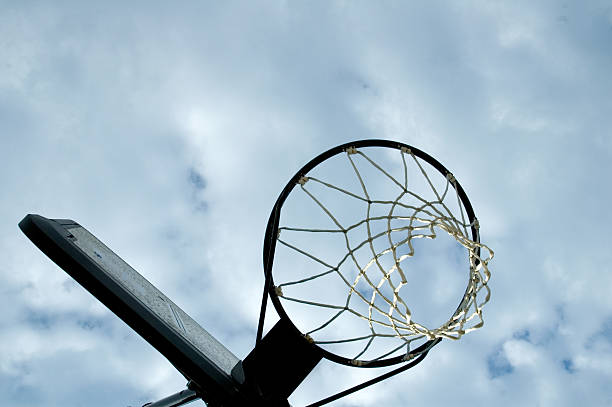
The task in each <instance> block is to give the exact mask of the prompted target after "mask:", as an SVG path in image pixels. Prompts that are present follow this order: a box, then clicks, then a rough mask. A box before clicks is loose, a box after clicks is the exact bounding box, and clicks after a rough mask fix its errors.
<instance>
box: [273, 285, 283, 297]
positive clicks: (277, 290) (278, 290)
mask: <svg viewBox="0 0 612 407" xmlns="http://www.w3.org/2000/svg"><path fill="white" fill-rule="evenodd" d="M274 292H275V293H276V295H277V296H279V297H282V296H283V288H282V287H274Z"/></svg>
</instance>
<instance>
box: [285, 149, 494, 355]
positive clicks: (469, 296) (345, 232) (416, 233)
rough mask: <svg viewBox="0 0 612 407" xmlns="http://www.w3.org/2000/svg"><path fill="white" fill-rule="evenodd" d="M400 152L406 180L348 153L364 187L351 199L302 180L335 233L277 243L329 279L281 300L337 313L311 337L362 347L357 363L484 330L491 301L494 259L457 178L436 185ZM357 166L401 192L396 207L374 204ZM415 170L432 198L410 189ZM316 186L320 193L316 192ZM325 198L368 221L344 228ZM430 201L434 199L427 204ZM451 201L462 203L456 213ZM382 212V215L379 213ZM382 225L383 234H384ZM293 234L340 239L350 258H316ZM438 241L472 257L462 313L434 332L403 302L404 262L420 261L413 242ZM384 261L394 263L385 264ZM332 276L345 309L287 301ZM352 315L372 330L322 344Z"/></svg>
mask: <svg viewBox="0 0 612 407" xmlns="http://www.w3.org/2000/svg"><path fill="white" fill-rule="evenodd" d="M397 151H398V152H399V154H400V157H401V162H400V164H399V168H401V169H402V171H400V176H398V174H395V175H392V174H391V171H387V170H386V169H385V168H383V166H382V165H381V164H379V162H377V161H375V160H374V159H373V158H371V157H370V155H369V154H366V153H365V152H364V151H362V149H356V148H349V149H347V150H345V154H344V155H345V157H346V159H347V160H348V163H349V164H350V165H349V168H351V171H350V172H351V173H352V174H354V177H356V180H357V182H356V184H357V186H358V187H357V189H354V190H353V191H350V190H348V189H346V188H344V187H342V186H338V185H337V184H336V183H331V182H329V181H325V180H323V179H320V178H318V177H314V176H304V177H302V178H301V179H300V180H299V188H298V190H301V191H302V192H303V193H304V194H305V196H306V197H307V199H308V200H311V201H312V202H313V203H314V204H315V205H316V207H317V208H318V209H319V210H320V211H321V213H322V214H323V216H324V217H325V218H327V219H328V220H330V221H331V224H332V225H333V227H330V228H309V227H292V226H281V227H279V235H278V243H280V244H281V245H283V246H284V247H286V248H288V249H289V250H290V251H292V252H293V253H294V254H297V255H299V256H304V257H306V258H308V259H309V260H310V261H314V262H315V263H317V264H319V265H320V266H322V268H323V269H324V271H321V272H318V273H316V274H314V275H309V276H302V277H301V278H298V279H292V280H289V281H284V282H280V283H277V285H276V286H275V292H276V294H277V295H278V296H279V297H280V298H281V299H283V300H284V301H289V302H292V303H298V304H302V305H306V306H312V307H321V308H325V309H327V310H329V311H331V313H330V316H329V317H328V318H326V319H325V320H323V321H321V322H320V323H318V324H317V325H316V326H314V327H310V329H309V330H308V331H307V332H306V336H307V338H309V339H310V340H312V341H313V342H314V343H317V344H318V345H330V344H342V343H354V342H359V343H362V344H361V345H360V346H359V350H358V352H357V353H356V355H354V356H353V358H352V359H353V360H355V361H357V360H358V359H360V358H361V357H362V356H363V355H364V354H365V353H366V352H367V351H368V349H369V348H370V346H371V344H372V343H373V341H374V340H375V339H377V338H379V339H394V340H395V345H394V346H393V347H392V348H391V349H390V350H388V351H385V352H384V353H383V354H378V355H377V356H376V357H373V358H372V359H382V358H385V357H387V356H388V355H391V354H393V353H394V352H397V351H398V350H399V349H401V348H403V347H407V349H408V350H409V349H410V343H411V342H412V341H415V340H418V339H426V340H430V339H434V338H449V339H459V338H460V337H461V336H462V335H464V334H465V333H467V332H470V331H472V330H474V329H477V328H480V327H481V326H482V325H483V316H482V308H483V306H484V305H485V304H486V303H487V302H488V301H489V298H490V294H491V292H490V289H489V287H488V285H487V283H488V281H489V278H490V272H489V268H488V264H489V261H490V260H491V259H492V258H493V251H492V250H491V249H489V248H488V247H487V246H486V245H484V244H482V243H480V242H478V241H474V240H472V239H471V238H470V233H469V232H470V230H471V228H472V227H474V228H475V229H476V230H478V228H479V225H478V221H477V220H476V219H475V220H474V221H473V222H471V223H470V222H469V221H468V220H467V219H466V218H467V215H466V213H465V208H464V206H463V204H462V202H461V200H460V197H459V195H458V193H457V188H456V181H455V178H454V177H453V175H452V174H450V173H449V174H447V175H446V177H445V178H446V179H445V180H443V183H441V184H440V183H439V184H438V185H434V184H435V182H432V179H431V177H430V175H428V173H427V171H426V168H427V169H428V170H430V171H431V169H430V168H429V167H428V166H427V165H423V163H422V162H421V160H420V159H419V158H417V157H416V156H415V155H414V154H413V152H412V151H411V150H410V149H408V148H402V149H401V150H397ZM356 158H359V159H360V161H361V162H363V163H365V164H367V166H368V167H369V171H373V172H375V173H376V174H377V175H378V176H380V177H382V178H384V179H386V180H387V181H390V182H391V184H392V185H393V189H394V190H395V192H392V193H393V196H392V197H391V198H390V199H380V198H379V197H374V196H372V195H373V194H372V193H371V190H372V189H373V188H372V187H370V186H369V185H366V184H367V182H366V177H364V176H363V170H360V168H359V166H358V165H357V164H356ZM409 163H414V165H416V168H418V170H417V171H416V172H417V173H420V175H419V177H420V178H421V182H420V185H421V186H422V187H424V188H426V189H427V194H425V193H423V192H420V193H417V192H415V191H414V188H412V185H411V184H412V183H414V184H415V185H416V184H417V183H416V182H414V181H413V180H414V179H413V178H412V177H409V175H408V164H409ZM434 171H437V170H434ZM314 186H316V188H312V187H314ZM325 190H328V191H333V192H334V193H337V194H341V195H342V196H344V197H345V198H347V199H348V200H352V201H357V202H360V203H362V204H363V207H364V208H365V213H362V215H361V216H362V217H363V219H358V220H357V221H355V222H352V223H350V224H346V222H343V221H341V220H340V219H339V216H338V215H337V214H334V213H333V211H332V209H331V208H330V207H329V206H328V205H327V204H325V203H324V201H323V199H321V198H320V197H319V196H318V193H317V192H315V191H325ZM425 195H427V196H428V197H429V199H426V198H425ZM432 198H433V199H432ZM451 201H456V202H453V204H452V205H450V204H449V202H451ZM374 207H376V210H374ZM451 207H452V210H451ZM380 208H384V210H383V211H381V209H380ZM453 211H454V212H455V213H453ZM380 225H384V227H382V228H381V227H380ZM287 232H291V233H303V234H309V236H311V238H312V239H317V238H319V237H320V236H322V235H324V234H334V235H339V236H341V240H342V241H343V246H344V249H345V253H344V254H343V255H341V257H340V259H339V260H338V261H336V262H330V261H328V260H326V259H324V258H323V256H318V255H316V254H315V253H314V252H313V251H310V250H308V249H306V248H304V247H302V246H301V245H298V244H295V243H293V242H291V241H290V240H287V239H284V238H283V237H284V235H285V234H287ZM358 232H361V234H360V233H358ZM439 233H446V234H448V235H449V236H451V237H452V238H453V239H454V240H456V242H458V243H459V244H460V245H461V246H462V247H463V248H465V249H467V257H468V259H469V278H468V284H467V288H466V290H465V294H464V296H463V298H462V299H461V302H460V304H459V307H458V308H457V309H456V311H455V312H454V313H453V314H452V315H451V317H450V318H449V319H448V320H447V321H446V322H445V323H443V324H442V325H440V326H438V327H435V328H432V327H427V326H425V324H421V323H418V322H416V321H415V320H414V319H413V316H412V312H411V310H410V307H409V305H408V299H407V298H403V295H402V287H404V286H405V285H406V284H408V283H409V277H407V274H408V271H409V270H407V268H409V262H406V260H407V259H409V258H411V257H413V256H414V255H415V245H414V241H415V239H434V238H436V237H437V236H438V234H439ZM397 236H401V238H397ZM364 252H366V253H367V254H368V255H367V256H366V257H365V258H364V257H363V255H362V253H364ZM358 253H359V254H360V255H358ZM383 258H390V259H392V260H391V261H390V262H385V261H383ZM347 264H350V265H351V269H356V270H357V273H352V274H351V273H348V272H347V271H346V267H343V266H344V265H347ZM330 276H332V277H335V278H336V279H337V280H339V281H340V282H341V283H340V285H341V286H343V287H344V288H345V290H346V291H345V293H346V296H345V297H344V301H342V302H339V303H331V302H321V301H316V300H312V299H310V298H304V297H301V296H299V295H288V294H287V293H286V291H287V289H288V288H289V287H290V286H293V287H291V288H294V287H295V286H299V285H304V284H308V283H311V282H312V281H314V280H317V279H324V278H329V277H330ZM363 287H367V289H364V288H363ZM293 291H295V290H292V292H293ZM346 314H350V315H351V316H353V317H357V318H358V319H359V320H361V321H363V323H364V324H367V330H366V331H364V332H365V333H364V334H362V335H357V336H351V335H348V336H347V337H342V338H333V339H329V338H322V339H321V338H318V337H317V333H318V332H320V331H321V330H323V329H325V328H327V327H329V326H330V325H332V324H334V322H335V321H338V320H339V319H340V318H342V317H343V315H346ZM408 353H409V352H406V354H408ZM412 356H414V355H412ZM370 360H371V359H370ZM356 363H357V362H356Z"/></svg>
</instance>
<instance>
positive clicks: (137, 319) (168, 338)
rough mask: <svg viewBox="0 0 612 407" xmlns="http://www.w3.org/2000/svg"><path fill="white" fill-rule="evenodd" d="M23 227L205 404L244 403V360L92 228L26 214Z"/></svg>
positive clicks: (33, 240)
mask: <svg viewBox="0 0 612 407" xmlns="http://www.w3.org/2000/svg"><path fill="white" fill-rule="evenodd" d="M19 227H20V228H21V230H22V231H23V232H24V233H25V234H26V236H27V237H28V238H29V239H30V240H31V241H32V242H33V243H34V244H35V245H36V246H38V248H39V249H40V250H42V251H43V252H44V253H45V254H46V255H47V256H48V257H49V258H50V259H51V260H53V261H54V262H55V263H56V264H57V265H59V266H60V267H61V268H62V269H64V271H66V272H67V273H68V274H69V275H70V276H71V277H73V278H74V279H75V280H76V281H77V282H79V283H80V284H81V285H82V286H83V287H84V288H86V289H87V290H88V291H89V292H90V293H91V294H93V295H94V296H95V297H96V298H98V299H99V300H100V301H101V302H102V303H103V304H104V305H106V306H107V307H108V308H109V309H110V310H111V311H113V312H114V313H115V314H116V315H117V316H119V317H120V318H121V319H122V320H123V321H125V322H126V323H127V324H128V325H129V326H130V327H131V328H132V329H134V330H135V331H136V332H137V333H138V334H139V335H140V336H142V337H143V338H144V339H145V340H146V341H147V342H149V343H150V344H151V345H153V347H154V348H155V349H157V350H158V351H159V352H160V353H161V354H162V355H164V356H165V357H166V358H167V359H168V360H169V361H170V363H172V364H173V365H174V366H175V367H176V368H177V369H178V370H179V371H180V372H181V373H182V374H183V375H184V376H185V377H186V378H187V379H189V380H191V381H192V382H195V384H196V385H197V387H198V388H199V389H201V393H202V396H203V398H204V400H205V401H207V402H209V403H211V404H213V405H217V404H223V405H234V404H236V405H239V404H241V403H240V402H239V399H240V397H242V396H241V393H240V390H239V389H240V387H241V385H242V384H243V382H244V373H243V370H242V363H241V361H240V360H239V359H238V358H237V357H236V356H234V355H233V354H232V352H230V351H229V350H228V349H227V348H225V346H223V345H222V344H221V343H220V342H219V341H217V340H216V339H215V338H214V337H213V336H212V335H210V334H209V333H208V332H207V331H206V330H205V329H204V328H202V327H201V326H200V325H199V324H198V323H197V322H195V321H194V320H193V319H192V318H191V317H190V316H189V315H187V314H186V313H185V312H184V311H183V310H181V309H180V308H179V307H178V306H177V305H176V304H175V303H174V302H172V301H171V300H170V299H169V298H168V297H166V296H165V295H164V294H163V293H162V292H161V291H159V290H158V289H157V288H156V287H155V286H153V284H151V283H150V282H149V281H147V280H146V279H145V278H144V277H143V276H142V275H140V274H139V273H138V272H137V271H136V270H134V269H133V268H132V267H130V266H129V265H128V264H127V263H126V262H125V261H123V260H122V259H121V257H119V256H118V255H117V254H115V253H114V252H113V251H112V250H111V249H109V248H108V247H107V246H106V245H104V243H102V242H101V241H100V240H98V239H97V238H96V237H95V236H94V235H93V234H91V233H90V232H89V231H87V229H85V228H84V227H82V226H81V225H79V224H78V223H76V222H75V221H73V220H65V219H47V218H45V217H43V216H40V215H27V216H26V217H25V218H24V219H23V220H22V221H21V222H20V223H19ZM221 400H223V402H222V403H221V402H220V401H221ZM229 400H235V401H229ZM228 401H229V402H228Z"/></svg>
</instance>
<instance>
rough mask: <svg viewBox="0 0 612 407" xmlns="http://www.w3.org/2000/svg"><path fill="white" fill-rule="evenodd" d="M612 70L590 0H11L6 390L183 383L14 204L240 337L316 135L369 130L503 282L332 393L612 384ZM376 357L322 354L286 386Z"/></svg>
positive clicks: (3, 84) (408, 394)
mask: <svg viewBox="0 0 612 407" xmlns="http://www.w3.org/2000/svg"><path fill="white" fill-rule="evenodd" d="M610 72H612V3H611V2H609V1H603V0H602V1H599V0H593V1H589V2H579V1H565V2H552V1H539V2H532V1H514V2H497V1H494V2H485V1H464V2H441V1H433V2H396V1H384V2H378V3H372V2H366V1H355V2H347V1H329V2H322V1H316V2H287V1H272V0H270V1H265V0H263V1H259V2H235V1H227V2H195V1H185V2H180V3H176V2H138V1H137V2H130V3H129V4H126V3H125V2H114V1H108V2H95V3H92V2H77V1H73V2H71V1H61V2H37V1H18V2H17V1H9V0H4V1H0V160H1V163H2V167H1V168H2V171H0V190H1V191H2V192H1V194H0V293H1V295H0V307H1V309H2V310H3V313H2V315H3V316H2V318H1V319H0V404H1V405H3V406H15V407H21V406H65V405H70V406H85V405H86V406H88V407H93V406H108V405H114V406H141V405H142V404H144V403H146V402H148V401H154V400H157V399H160V398H162V397H165V396H167V395H169V394H172V393H175V392H177V391H180V390H182V389H183V388H184V385H185V379H184V378H183V377H182V376H181V375H180V374H179V373H177V371H176V370H175V369H174V368H173V367H172V366H171V365H170V363H169V362H168V361H167V360H166V359H164V358H163V357H162V356H160V355H159V354H158V352H157V351H156V350H155V349H153V348H152V347H151V346H150V345H149V344H148V343H147V342H146V341H144V340H143V339H141V338H140V337H139V336H138V335H137V334H135V333H134V332H133V331H132V330H131V329H130V328H129V327H128V326H127V325H126V324H125V323H123V322H122V321H121V320H120V319H119V318H117V317H116V316H114V314H112V313H111V312H110V311H108V310H107V309H106V308H105V307H104V306H103V305H101V304H100V303H99V302H98V300H96V299H95V298H94V297H93V296H92V295H90V294H89V293H88V292H86V291H85V290H84V289H82V288H81V287H80V286H79V285H78V284H77V283H76V282H74V281H73V280H72V279H71V278H70V277H69V276H68V275H67V274H66V273H65V272H63V271H62V270H61V269H59V268H58V267H57V266H56V265H54V264H53V263H52V262H51V261H50V260H48V259H47V258H46V257H45V255H44V254H42V253H41V252H40V251H39V250H38V249H37V248H36V247H35V246H33V245H32V243H31V242H29V241H28V239H27V238H26V237H25V236H24V235H23V234H22V233H21V232H20V230H19V229H18V227H17V223H18V222H19V221H20V220H21V219H22V218H23V217H24V216H25V215H26V214H28V213H38V214H41V215H43V216H46V217H50V218H70V219H74V220H76V221H77V222H79V223H80V224H82V225H83V226H85V227H86V228H87V229H88V230H90V231H91V232H93V233H94V234H95V235H96V236H98V237H99V238H100V239H101V240H102V241H104V242H105V243H106V244H107V245H108V246H110V247H111V248H112V249H113V250H114V251H115V252H116V253H117V254H119V255H120V256H121V257H122V258H124V259H125V260H126V261H127V262H128V263H129V264H131V265H132V266H133V267H134V268H135V269H136V270H138V271H139V272H140V273H141V274H143V275H144V276H145V277H146V278H147V279H148V280H149V281H151V282H152V283H153V284H154V285H156V286H157V287H158V288H160V289H161V290H162V291H163V292H164V293H165V294H166V295H168V297H170V298H171V299H173V300H174V302H176V303H177V304H178V305H179V306H180V307H181V308H182V309H184V310H185V311H186V312H187V313H188V314H190V315H191V316H192V317H193V318H194V319H195V320H196V321H198V322H200V324H201V325H203V326H204V327H205V328H206V329H207V330H209V332H211V333H212V334H213V335H214V336H215V337H216V338H218V339H219V340H220V341H221V342H223V343H224V344H225V345H226V346H227V347H228V348H229V349H230V350H231V351H232V352H233V353H234V354H236V356H238V357H239V358H244V357H245V356H246V355H247V354H248V353H249V352H250V350H251V349H252V347H253V345H254V342H255V335H256V330H257V319H258V311H259V301H260V300H261V290H262V288H263V270H262V260H261V257H262V256H261V251H262V246H263V237H264V232H265V226H266V222H267V218H268V216H269V213H270V210H271V209H272V205H273V204H274V202H275V200H276V197H277V196H278V194H279V193H280V191H281V190H282V188H283V186H284V185H285V183H286V182H287V181H288V180H289V179H290V177H291V176H292V175H293V173H294V172H295V171H297V170H298V169H299V168H300V167H301V166H302V165H304V164H305V163H306V162H307V161H309V160H310V159H311V158H312V157H314V156H316V155H317V154H319V153H320V152H322V151H325V150H327V149H329V148H331V147H333V146H335V145H338V144H341V143H345V142H349V141H351V140H358V139H367V138H383V139H392V140H397V141H401V142H404V143H407V144H409V145H413V146H415V147H417V148H420V149H422V150H424V151H426V152H427V153H429V154H430V155H432V156H434V157H436V158H437V159H438V160H439V161H440V162H442V163H443V164H444V165H445V166H446V167H447V168H449V169H451V170H452V171H453V173H454V174H455V176H456V177H457V179H458V180H460V182H461V185H462V186H463V188H464V189H465V190H466V191H467V194H468V195H469V197H470V200H471V202H472V204H473V206H474V210H475V212H476V214H477V216H478V219H479V221H480V225H481V235H482V240H483V242H486V244H487V245H488V246H490V247H491V248H492V249H493V250H494V251H495V258H494V260H493V261H492V262H491V263H490V269H491V273H492V276H491V280H490V284H489V286H490V288H491V290H492V298H491V301H490V303H489V304H487V306H486V308H485V309H484V321H485V325H484V327H483V328H482V329H480V330H478V331H475V332H472V333H469V334H468V335H465V336H464V337H463V338H462V339H461V340H460V341H442V343H440V344H439V345H438V346H437V347H436V348H434V349H433V350H432V352H431V353H430V355H429V356H428V358H427V359H426V360H425V361H424V362H423V363H421V364H420V365H419V366H418V367H416V368H414V369H412V370H409V371H408V372H406V373H404V374H402V375H400V376H396V377H394V378H392V379H390V380H388V381H386V382H383V383H381V384H378V385H376V386H374V387H372V388H369V389H367V390H363V391H361V392H358V393H356V394H354V395H352V396H350V397H347V398H345V399H342V400H340V401H337V402H335V403H334V404H332V405H334V406H346V407H348V406H371V405H383V404H384V405H386V406H389V407H395V406H404V405H408V404H414V405H419V404H422V403H427V404H428V405H433V406H437V405H448V404H449V403H455V404H457V405H468V404H475V405H486V404H492V403H494V404H495V405H498V406H506V405H508V406H510V405H512V406H514V405H518V404H522V405H534V406H553V405H554V406H575V405H578V404H579V403H580V404H581V405H598V406H606V405H612V391H611V390H610V386H609V383H610V382H612V296H610V295H609V293H610V290H611V289H612V270H611V269H610V264H611V263H612V254H610V250H609V230H610V228H611V227H612V218H611V215H610V209H609V205H610V202H611V199H612V195H611V194H610V192H609V191H608V186H609V184H610V174H612V164H611V162H612V160H611V158H612V138H611V137H612V98H610V95H611V94H612V79H611V78H612V76H611V75H610ZM270 312H271V313H272V314H273V313H274V311H273V310H271V311H270ZM374 374H376V372H372V371H364V370H363V369H356V368H347V367H344V366H340V365H336V364H333V363H330V362H325V363H321V364H320V365H319V366H318V367H317V368H316V369H315V371H313V372H312V374H311V375H310V376H309V377H308V378H307V380H306V381H305V382H304V383H303V385H302V386H301V387H300V388H298V389H297V390H296V392H295V393H294V395H293V396H292V397H291V399H290V402H291V403H292V405H294V406H302V405H306V404H308V403H309V402H314V401H317V400H319V399H321V398H323V397H326V396H328V395H330V394H333V393H334V392H336V391H339V390H342V389H344V388H346V387H349V386H351V385H354V384H357V383H359V382H360V380H364V378H365V377H372V375H374ZM193 405H204V403H203V402H201V401H198V402H195V403H193Z"/></svg>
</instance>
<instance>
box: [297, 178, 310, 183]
mask: <svg viewBox="0 0 612 407" xmlns="http://www.w3.org/2000/svg"><path fill="white" fill-rule="evenodd" d="M308 180H309V178H308V177H301V178H300V179H299V180H298V184H300V185H304V184H305V183H307V182H308Z"/></svg>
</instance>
